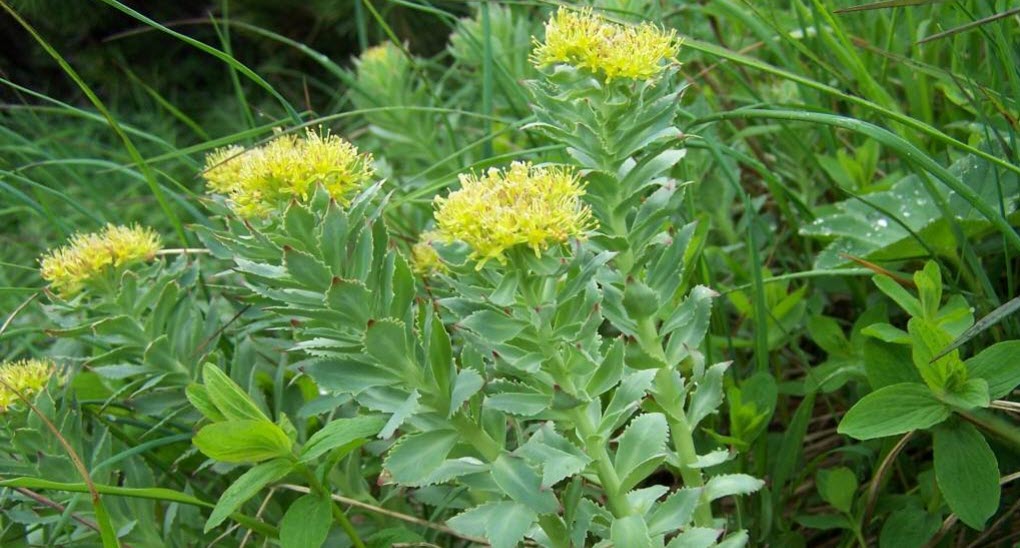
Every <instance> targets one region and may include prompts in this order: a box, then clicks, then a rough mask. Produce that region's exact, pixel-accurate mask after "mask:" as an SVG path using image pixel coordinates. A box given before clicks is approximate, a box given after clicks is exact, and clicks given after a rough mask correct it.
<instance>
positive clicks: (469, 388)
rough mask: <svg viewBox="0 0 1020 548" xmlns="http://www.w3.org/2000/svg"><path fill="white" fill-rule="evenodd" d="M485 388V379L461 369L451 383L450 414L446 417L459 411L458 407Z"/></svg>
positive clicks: (471, 371) (473, 372) (470, 371)
mask: <svg viewBox="0 0 1020 548" xmlns="http://www.w3.org/2000/svg"><path fill="white" fill-rule="evenodd" d="M483 386H485V379H483V378H482V376H481V375H479V374H478V372H477V371H475V370H474V369H461V370H460V372H459V373H457V379H456V380H455V381H453V394H451V395H450V412H449V413H448V414H447V416H448V417H452V416H453V414H454V413H456V412H457V411H459V410H460V406H461V405H464V402H466V401H467V400H468V398H470V397H471V396H474V395H475V394H477V393H478V391H479V390H481V389H482V387H483Z"/></svg>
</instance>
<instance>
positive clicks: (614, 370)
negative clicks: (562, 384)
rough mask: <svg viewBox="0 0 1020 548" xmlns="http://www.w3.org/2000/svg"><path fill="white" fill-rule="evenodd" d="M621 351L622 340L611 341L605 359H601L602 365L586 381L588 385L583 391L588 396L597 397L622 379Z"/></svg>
mask: <svg viewBox="0 0 1020 548" xmlns="http://www.w3.org/2000/svg"><path fill="white" fill-rule="evenodd" d="M623 350H624V345H623V339H622V338H617V339H616V340H615V341H613V344H612V345H611V346H610V347H609V350H608V351H607V352H606V355H605V357H604V358H602V363H601V364H599V366H598V368H597V369H596V370H595V373H594V374H592V376H591V378H590V379H588V384H587V386H586V387H585V389H584V391H585V393H587V394H588V396H590V397H592V398H595V397H598V396H600V395H602V394H603V393H605V392H608V391H609V390H611V389H612V388H613V387H614V386H616V385H617V384H619V383H620V379H621V378H623V356H624V352H623Z"/></svg>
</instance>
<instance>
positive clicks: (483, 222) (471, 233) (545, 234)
mask: <svg viewBox="0 0 1020 548" xmlns="http://www.w3.org/2000/svg"><path fill="white" fill-rule="evenodd" d="M460 184H461V189H460V190H458V191H455V192H452V193H450V195H449V196H447V197H445V198H443V197H437V198H436V200H435V205H436V213H435V217H436V224H437V226H438V231H439V234H440V236H441V237H442V238H443V239H445V240H447V241H454V240H460V241H462V242H464V243H466V244H467V245H468V246H470V247H471V249H472V258H474V259H476V260H478V261H479V264H478V268H481V267H482V266H483V265H484V264H485V262H486V261H488V260H490V259H496V260H498V261H499V262H501V263H503V262H505V261H506V258H505V256H504V253H505V252H506V251H507V250H508V249H510V248H511V247H514V246H516V245H519V244H525V245H527V246H528V247H530V248H531V249H533V250H534V251H535V253H536V254H540V253H541V252H542V251H543V250H545V249H547V248H549V247H550V246H551V245H553V244H557V243H562V242H565V241H567V239H568V238H570V237H578V238H583V237H584V236H585V232H587V231H588V230H590V229H592V228H594V226H595V221H594V220H593V219H592V215H591V209H590V208H589V207H588V206H586V205H584V204H583V203H582V201H581V196H582V195H584V189H583V187H582V185H581V184H580V182H579V180H578V176H577V174H576V173H574V172H573V171H571V170H568V169H564V168H555V167H550V168H545V167H532V165H531V164H530V163H521V162H514V163H513V164H511V165H510V167H509V169H506V170H498V169H495V168H493V169H490V170H489V171H488V173H487V174H485V176H483V177H478V176H477V175H474V174H471V175H461V176H460Z"/></svg>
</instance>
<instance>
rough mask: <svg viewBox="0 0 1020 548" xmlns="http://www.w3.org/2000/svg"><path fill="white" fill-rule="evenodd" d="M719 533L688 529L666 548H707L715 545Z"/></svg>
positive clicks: (706, 529) (704, 528) (711, 530)
mask: <svg viewBox="0 0 1020 548" xmlns="http://www.w3.org/2000/svg"><path fill="white" fill-rule="evenodd" d="M720 533H722V531H720V530H719V529H711V528H708V527H689V528H687V529H684V532H682V533H680V534H679V535H677V536H676V537H675V538H674V539H673V540H671V541H670V543H669V544H667V545H666V548H708V547H709V546H712V545H714V544H715V539H717V538H719V534H720Z"/></svg>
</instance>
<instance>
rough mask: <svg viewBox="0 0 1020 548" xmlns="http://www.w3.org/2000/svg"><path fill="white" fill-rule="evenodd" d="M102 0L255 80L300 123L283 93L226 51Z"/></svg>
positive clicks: (118, 4)
mask: <svg viewBox="0 0 1020 548" xmlns="http://www.w3.org/2000/svg"><path fill="white" fill-rule="evenodd" d="M102 2H104V3H105V4H107V5H109V6H111V7H113V8H114V9H116V10H117V11H120V12H122V13H124V14H127V15H129V16H131V17H132V18H134V19H137V20H138V21H141V22H142V23H145V24H146V25H149V26H150V27H152V28H155V29H158V30H160V31H163V32H165V33H167V34H169V35H170V36H173V37H174V38H178V39H180V40H181V41H183V42H185V43H187V44H189V45H192V46H194V47H196V48H198V49H200V50H202V51H204V52H206V53H208V54H209V55H212V56H213V57H215V58H217V59H219V60H220V61H223V62H224V63H227V64H228V65H230V66H231V67H232V68H233V69H235V70H237V71H238V72H240V73H241V74H243V75H245V76H246V77H247V78H248V79H250V80H251V81H252V82H255V83H256V84H257V85H258V86H259V87H261V88H262V89H264V90H266V91H267V92H268V93H269V94H270V95H272V96H273V97H274V98H275V99H276V100H277V101H279V103H280V106H282V107H283V108H284V110H286V111H287V114H288V115H290V117H291V120H292V121H293V122H294V123H295V124H299V123H301V116H299V115H298V113H297V111H296V110H294V107H292V106H291V104H290V102H288V101H287V100H286V99H285V98H284V97H283V95H280V92H278V91H276V88H274V87H273V86H272V85H270V84H269V82H266V81H265V80H264V79H263V78H262V77H261V76H259V75H258V74H256V73H255V71H253V70H251V69H250V68H248V67H247V66H245V65H244V64H243V63H241V62H240V61H238V60H237V59H235V58H233V57H231V56H230V55H228V54H226V53H224V52H222V51H220V50H218V49H216V48H214V47H212V46H210V45H209V44H206V43H204V42H200V41H198V40H195V39H194V38H192V37H190V36H187V35H184V34H181V33H179V32H177V31H175V30H172V29H170V28H167V27H166V26H164V25H162V24H160V23H157V22H156V21H153V20H152V19H150V18H148V17H146V16H145V15H142V14H141V13H138V12H137V11H135V10H133V9H131V8H129V7H127V6H125V5H124V4H122V3H120V2H118V1H117V0H102Z"/></svg>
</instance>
